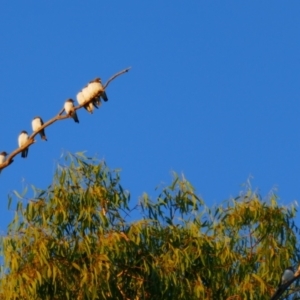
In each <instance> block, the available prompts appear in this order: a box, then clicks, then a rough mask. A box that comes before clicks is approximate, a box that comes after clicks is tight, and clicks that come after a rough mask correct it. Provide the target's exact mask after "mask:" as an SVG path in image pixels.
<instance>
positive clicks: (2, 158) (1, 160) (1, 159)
mask: <svg viewBox="0 0 300 300" xmlns="http://www.w3.org/2000/svg"><path fill="white" fill-rule="evenodd" d="M6 155H7V153H6V152H5V151H2V152H1V153H0V165H1V164H3V163H4V162H5V160H6ZM0 173H1V170H0Z"/></svg>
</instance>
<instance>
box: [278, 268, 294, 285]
mask: <svg viewBox="0 0 300 300" xmlns="http://www.w3.org/2000/svg"><path fill="white" fill-rule="evenodd" d="M293 278H294V269H293V268H292V267H288V268H286V269H285V270H284V271H283V273H282V276H281V281H280V285H283V284H285V283H287V282H288V281H290V280H292V279H293Z"/></svg>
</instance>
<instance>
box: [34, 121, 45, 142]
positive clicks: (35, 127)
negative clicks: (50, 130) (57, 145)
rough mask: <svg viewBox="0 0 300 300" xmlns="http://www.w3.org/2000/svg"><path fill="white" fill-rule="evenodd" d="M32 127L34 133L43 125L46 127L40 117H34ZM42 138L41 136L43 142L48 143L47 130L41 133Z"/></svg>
mask: <svg viewBox="0 0 300 300" xmlns="http://www.w3.org/2000/svg"><path fill="white" fill-rule="evenodd" d="M31 125H32V130H33V131H34V132H36V131H38V130H39V129H40V127H41V126H42V125H44V122H43V120H42V119H41V118H40V117H34V118H33V119H32V122H31ZM40 136H41V138H42V140H44V141H47V138H46V135H45V129H42V130H41V131H40Z"/></svg>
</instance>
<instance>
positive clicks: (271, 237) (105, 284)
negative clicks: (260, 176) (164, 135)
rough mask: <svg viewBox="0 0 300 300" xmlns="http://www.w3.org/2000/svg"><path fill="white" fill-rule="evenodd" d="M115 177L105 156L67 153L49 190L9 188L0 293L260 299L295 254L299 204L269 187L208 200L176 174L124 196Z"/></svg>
mask: <svg viewBox="0 0 300 300" xmlns="http://www.w3.org/2000/svg"><path fill="white" fill-rule="evenodd" d="M119 181H120V178H119V174H118V172H114V171H110V170H109V169H108V168H107V166H106V165H105V163H103V162H99V161H97V160H94V159H89V158H86V157H85V156H84V154H83V153H80V154H79V155H75V156H74V155H71V154H70V155H68V156H67V159H66V164H65V165H60V166H58V168H57V172H56V174H55V176H54V180H53V183H52V184H51V185H50V186H49V187H48V188H47V189H45V190H40V189H37V188H33V195H34V196H33V197H32V198H30V199H26V198H24V197H25V194H24V193H18V192H15V193H14V199H15V201H16V202H13V201H12V200H13V198H12V197H11V196H10V198H9V205H10V207H14V208H15V217H14V219H13V221H12V223H11V224H10V226H9V231H8V235H7V236H4V237H2V240H1V249H2V254H3V259H4V262H3V266H2V268H1V270H2V274H1V275H2V276H1V281H0V300H1V299H8V300H10V299H36V300H38V299H46V300H47V299H49V300H50V299H262V300H263V299H269V298H270V295H271V293H272V292H273V291H274V289H275V287H276V286H277V284H278V282H279V280H280V276H281V272H282V270H283V269H284V268H286V267H287V266H290V265H292V264H293V263H294V262H297V261H298V260H297V258H298V257H300V256H299V253H298V252H297V251H298V250H297V242H298V240H297V235H296V231H297V230H298V228H297V227H296V225H295V224H294V221H293V218H294V216H295V213H296V209H295V208H294V207H283V206H279V205H278V203H277V198H276V195H274V194H272V195H270V197H269V199H266V201H262V200H261V197H260V195H258V194H257V193H255V192H253V191H251V190H247V191H246V192H244V193H242V194H241V195H240V196H239V197H237V198H235V199H233V200H229V201H226V202H225V203H223V204H222V205H220V206H219V207H214V208H207V207H205V205H204V202H203V200H202V199H200V198H199V197H198V196H197V195H196V193H195V191H194V188H193V187H192V185H191V184H190V183H189V182H188V181H187V180H186V179H185V178H184V177H183V176H182V177H180V176H178V175H177V174H174V178H173V182H172V183H171V184H170V185H169V186H168V187H165V188H162V189H161V190H160V192H159V194H158V196H157V199H155V200H152V199H150V197H149V196H148V195H146V194H144V195H143V196H142V197H141V199H140V201H139V203H138V205H136V203H133V204H132V205H129V196H130V194H129V192H128V191H126V190H124V189H123V188H122V187H121V185H120V182H119ZM133 207H136V209H135V210H132V208H133ZM296 284H297V283H296Z"/></svg>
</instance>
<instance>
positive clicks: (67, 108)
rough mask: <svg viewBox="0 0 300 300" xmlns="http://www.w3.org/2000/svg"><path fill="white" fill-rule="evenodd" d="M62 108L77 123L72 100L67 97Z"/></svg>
mask: <svg viewBox="0 0 300 300" xmlns="http://www.w3.org/2000/svg"><path fill="white" fill-rule="evenodd" d="M64 108H65V111H66V114H67V115H68V116H70V117H72V118H73V119H74V121H75V122H76V123H79V120H78V117H77V113H76V110H75V109H74V100H72V99H68V100H67V101H66V102H65V106H64Z"/></svg>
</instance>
